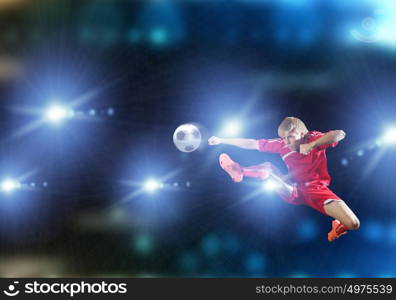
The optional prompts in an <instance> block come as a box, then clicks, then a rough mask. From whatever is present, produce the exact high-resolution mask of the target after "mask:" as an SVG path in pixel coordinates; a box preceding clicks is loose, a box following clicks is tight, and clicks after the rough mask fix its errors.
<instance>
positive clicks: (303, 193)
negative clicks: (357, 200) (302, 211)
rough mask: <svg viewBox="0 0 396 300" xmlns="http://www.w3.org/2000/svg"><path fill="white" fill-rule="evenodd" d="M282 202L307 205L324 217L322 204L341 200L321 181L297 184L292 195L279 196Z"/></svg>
mask: <svg viewBox="0 0 396 300" xmlns="http://www.w3.org/2000/svg"><path fill="white" fill-rule="evenodd" d="M281 196H282V198H283V200H285V201H286V202H288V203H291V204H295V205H307V206H310V207H312V208H313V209H316V210H317V211H320V212H321V213H322V214H324V215H326V216H327V214H326V212H325V211H324V207H323V206H324V204H325V202H326V201H327V200H335V201H340V200H342V199H341V198H340V197H338V196H337V195H336V194H334V193H333V192H332V191H331V190H330V189H329V187H328V185H327V184H325V183H323V182H321V181H311V182H306V183H301V184H297V186H295V187H294V189H293V194H292V195H291V196H290V195H288V196H285V195H281Z"/></svg>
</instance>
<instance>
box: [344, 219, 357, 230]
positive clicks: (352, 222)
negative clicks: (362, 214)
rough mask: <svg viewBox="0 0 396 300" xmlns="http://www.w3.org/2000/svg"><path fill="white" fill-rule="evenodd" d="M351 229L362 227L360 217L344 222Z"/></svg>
mask: <svg viewBox="0 0 396 300" xmlns="http://www.w3.org/2000/svg"><path fill="white" fill-rule="evenodd" d="M344 225H345V226H346V227H348V228H349V229H350V230H357V229H359V227H360V221H359V219H358V218H353V219H351V220H349V221H348V222H346V224H344Z"/></svg>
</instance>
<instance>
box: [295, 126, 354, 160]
mask: <svg viewBox="0 0 396 300" xmlns="http://www.w3.org/2000/svg"><path fill="white" fill-rule="evenodd" d="M345 135H346V134H345V131H343V130H332V131H329V132H327V133H326V134H325V135H324V136H322V137H321V138H319V139H317V140H315V141H313V142H311V143H307V144H301V145H300V153H302V154H308V153H309V152H311V151H312V150H313V149H314V148H316V147H319V146H322V145H327V144H332V143H335V142H339V141H341V140H343V139H344V138H345Z"/></svg>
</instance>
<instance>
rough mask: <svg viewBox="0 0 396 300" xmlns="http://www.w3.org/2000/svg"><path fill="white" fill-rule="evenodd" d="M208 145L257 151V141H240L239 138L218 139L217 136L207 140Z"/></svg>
mask: <svg viewBox="0 0 396 300" xmlns="http://www.w3.org/2000/svg"><path fill="white" fill-rule="evenodd" d="M208 144H209V145H211V146H214V145H220V144H226V145H232V146H236V147H239V148H242V149H251V150H258V148H259V143H258V140H254V139H241V138H219V137H217V136H212V137H211V138H210V139H209V140H208Z"/></svg>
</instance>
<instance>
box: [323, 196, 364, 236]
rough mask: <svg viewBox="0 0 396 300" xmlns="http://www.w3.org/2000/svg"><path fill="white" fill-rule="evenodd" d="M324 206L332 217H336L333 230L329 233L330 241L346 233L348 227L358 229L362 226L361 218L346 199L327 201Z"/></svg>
mask: <svg viewBox="0 0 396 300" xmlns="http://www.w3.org/2000/svg"><path fill="white" fill-rule="evenodd" d="M323 208H324V210H325V212H326V213H327V214H328V215H329V216H330V217H333V218H334V219H335V220H334V221H333V222H332V230H331V231H330V232H329V233H328V235H327V238H328V240H329V242H332V241H334V240H335V239H337V238H339V237H340V236H341V235H343V234H345V233H346V230H348V229H349V230H357V229H358V228H359V227H360V221H359V219H358V218H357V217H356V215H355V214H354V213H353V211H352V210H351V209H350V208H349V207H348V205H346V204H345V202H344V201H342V200H337V201H331V202H328V203H326V204H325V205H324V207H323Z"/></svg>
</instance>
